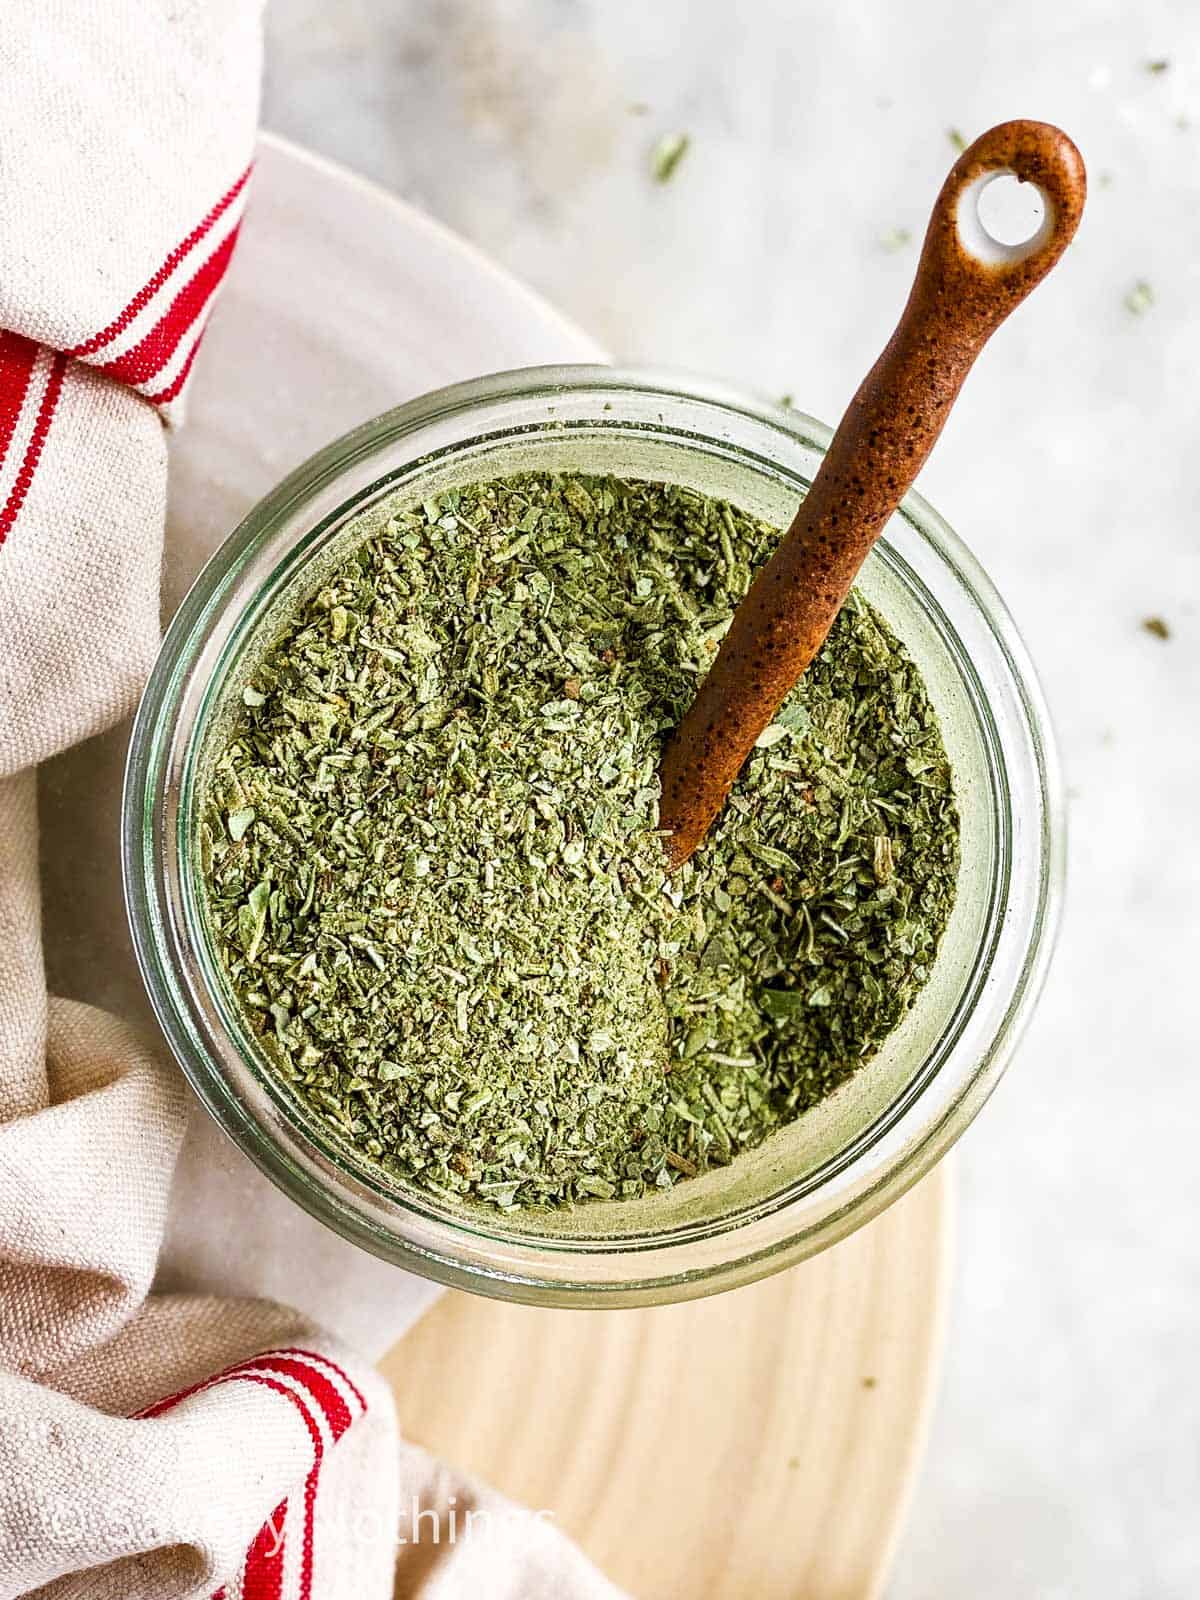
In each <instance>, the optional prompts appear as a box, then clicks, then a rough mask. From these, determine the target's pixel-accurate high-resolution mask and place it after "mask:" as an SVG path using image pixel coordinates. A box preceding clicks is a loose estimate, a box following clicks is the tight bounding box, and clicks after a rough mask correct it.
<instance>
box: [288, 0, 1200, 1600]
mask: <svg viewBox="0 0 1200 1600" xmlns="http://www.w3.org/2000/svg"><path fill="white" fill-rule="evenodd" d="M1163 59H1165V60H1168V61H1169V63H1170V65H1169V67H1168V68H1167V69H1166V70H1165V71H1162V72H1160V73H1157V74H1156V73H1152V72H1150V71H1148V70H1147V68H1146V63H1147V62H1149V61H1152V60H1163ZM639 104H640V105H644V106H646V107H647V108H648V109H647V110H645V111H642V112H638V111H635V110H634V109H632V107H633V106H634V105H639ZM265 114H266V121H267V123H268V125H269V126H272V127H274V128H277V129H278V130H279V131H281V132H283V133H285V134H288V135H290V136H292V137H294V138H297V139H299V140H302V141H304V142H306V143H308V144H310V145H312V146H314V147H315V148H317V149H319V150H321V151H324V152H325V153H327V154H330V155H333V156H336V157H338V158H340V159H341V160H343V161H345V162H347V163H348V164H350V165H351V166H354V167H356V168H357V169H359V170H360V171H363V172H366V173H368V174H370V175H371V176H373V177H375V178H378V179H380V180H381V181H383V182H384V183H387V184H389V185H391V186H392V187H394V188H396V189H397V190H399V191H400V192H401V193H403V194H405V195H407V196H409V197H410V198H414V199H417V200H418V201H420V202H421V203H422V204H423V205H424V206H426V207H427V208H428V209H429V210H430V211H431V212H433V213H434V214H435V215H436V216H438V217H440V218H442V219H443V220H444V221H446V222H448V223H450V224H451V225H452V226H454V227H455V228H457V229H459V230H461V231H462V232H463V233H464V234H466V235H467V236H468V237H469V238H471V239H473V240H474V241H476V242H477V243H478V244H480V245H482V246H483V247H484V248H485V249H487V250H488V251H490V252H491V253H492V254H493V255H495V256H496V257H497V258H498V259H499V260H500V261H502V262H503V263H504V264H506V265H507V266H509V267H511V268H512V269H514V270H515V271H516V272H518V273H519V274H521V275H522V276H523V277H525V278H526V279H527V280H528V281H529V282H530V283H532V284H533V285H535V286H536V287H537V288H539V289H541V290H542V291H543V292H544V293H545V294H546V295H547V296H548V297H549V298H551V299H552V300H554V301H556V302H557V303H558V304H559V305H560V306H561V307H562V308H563V309H564V310H565V311H567V312H568V313H569V314H570V315H572V316H573V317H574V318H576V319H577V320H578V321H579V323H580V324H582V326H584V327H585V328H587V329H589V330H590V331H591V332H592V333H594V334H595V335H596V336H597V337H598V338H599V339H600V341H601V342H602V343H604V344H605V345H606V346H607V347H608V348H610V349H611V350H613V351H614V352H615V353H616V354H617V355H618V356H619V357H621V358H626V359H630V360H636V361H653V362H656V363H673V364H678V365H684V366H688V367H691V368H694V369H697V370H702V371H708V372H711V373H714V374H719V375H723V376H726V377H729V378H732V379H734V380H737V381H739V382H741V383H743V384H747V385H754V386H757V387H759V388H760V389H762V390H764V391H767V392H769V393H772V394H779V393H781V392H784V391H791V392H792V393H794V395H795V396H796V400H797V403H798V404H799V405H801V406H802V407H804V408H805V409H807V410H809V411H812V412H814V413H815V414H817V415H818V416H821V417H824V418H826V419H831V420H832V419H833V418H834V417H835V416H836V414H837V413H838V411H839V409H840V407H841V406H842V404H843V403H844V401H845V399H846V398H847V396H848V394H849V393H850V391H851V389H852V388H853V386H854V384H855V383H856V382H857V380H858V378H859V376H860V375H861V374H862V372H863V371H864V370H865V367H866V366H867V364H868V363H869V361H870V360H871V359H872V358H873V356H874V354H875V353H876V351H877V349H878V348H879V345H880V343H881V341H882V339H883V337H884V336H885V335H886V333H887V331H888V330H889V329H890V326H891V322H892V319H893V318H894V316H895V314H896V312H897V311H898V309H899V305H900V303H901V300H902V298H903V296H904V293H905V291H906V287H907V281H908V276H909V273H910V270H911V267H912V264H913V259H914V254H913V252H914V247H913V246H911V245H910V246H907V247H901V248H899V249H894V250H891V251H889V250H888V249H886V248H884V246H883V244H882V242H881V241H882V239H883V238H884V236H886V235H889V234H890V233H891V232H892V230H895V229H909V230H911V231H912V232H913V233H914V234H919V231H920V228H921V226H922V222H923V217H924V214H925V213H926V211H927V208H928V204H929V202H930V200H931V198H932V195H933V192H934V190H935V188H936V186H937V184H938V182H939V181H940V179H941V177H942V175H943V173H944V171H945V169H946V167H947V165H948V163H949V161H950V159H951V158H952V154H953V152H952V150H951V147H950V143H949V141H948V138H947V129H948V128H950V127H957V128H959V129H961V130H962V131H963V133H965V134H967V135H971V134H973V133H975V132H978V131H980V130H981V129H982V128H983V127H985V126H986V125H987V124H988V123H990V122H993V121H996V120H999V119H1000V118H1002V117H1006V116H1012V115H1033V116H1042V117H1047V118H1050V119H1052V120H1056V121H1059V122H1061V123H1062V124H1063V125H1064V126H1065V127H1066V128H1067V129H1068V130H1069V131H1070V132H1071V133H1072V134H1073V135H1074V136H1075V137H1076V139H1077V140H1078V142H1079V144H1080V146H1081V147H1082V149H1083V151H1084V154H1085V157H1086V158H1087V160H1088V163H1089V167H1090V169H1091V172H1092V176H1093V192H1092V198H1091V201H1090V203H1089V209H1088V214H1087V217H1086V219H1085V222H1084V225H1083V229H1082V231H1081V234H1080V237H1079V239H1078V242H1077V244H1076V246H1075V248H1074V249H1073V251H1072V254H1071V257H1070V258H1069V260H1068V261H1067V262H1066V263H1064V265H1063V267H1062V268H1061V269H1060V270H1059V272H1058V274H1057V275H1056V276H1055V278H1054V279H1053V280H1051V281H1049V282H1047V284H1046V285H1045V286H1044V287H1043V288H1042V289H1040V290H1039V291H1038V293H1037V295H1036V296H1035V297H1034V299H1033V300H1032V301H1031V302H1030V304H1029V305H1028V306H1027V307H1025V308H1024V309H1023V310H1022V311H1021V313H1020V315H1019V317H1018V318H1017V319H1016V320H1015V321H1014V323H1013V324H1012V325H1011V326H1009V327H1008V328H1006V329H1005V330H1004V331H1003V333H1002V334H1001V335H1000V336H999V337H998V338H997V340H996V342H995V345H994V346H993V347H992V349H990V350H989V351H988V353H987V355H986V356H985V357H984V359H983V360H982V362H981V363H980V367H979V369H978V371H977V372H976V373H975V374H974V376H973V378H972V380H971V381H970V383H969V385H968V389H967V391H966V395H965V397H964V401H963V403H962V405H961V406H960V409H959V411H958V413H957V414H956V416H955V417H954V419H953V420H952V422H951V424H950V426H949V428H948V429H947V432H946V435H945V438H944V440H943V442H942V444H941V445H940V447H939V449H938V451H937V453H936V455H935V457H934V460H933V462H932V463H931V465H930V467H929V468H928V470H927V472H926V473H925V475H924V478H923V480H922V484H921V487H922V488H923V489H924V490H925V492H926V493H927V494H928V495H929V497H930V498H931V499H932V500H933V501H934V503H935V504H936V505H937V506H938V507H939V509H940V510H941V511H942V512H943V513H944V514H945V515H946V516H948V518H949V519H950V521H951V522H952V523H953V524H954V526H955V527H956V528H957V529H958V530H959V531H960V532H961V533H962V534H964V535H965V537H966V538H967V539H968V541H969V542H970V543H971V544H972V545H973V547H974V548H975V549H976V551H977V552H978V553H979V554H980V555H981V557H982V558H983V560H984V562H985V564H986V565H987V566H988V568H989V569H990V570H991V572H992V574H993V576H994V577H995V578H996V580H997V582H998V584H999V586H1000V588H1001V590H1002V592H1003V593H1004V594H1005V595H1006V597H1007V598H1008V600H1009V602H1010V604H1011V606H1012V609H1013V610H1014V612H1015V614H1016V616H1017V618H1018V621H1019V623H1020V624H1021V626H1022V628H1023V630H1024V632H1025V634H1026V637H1027V639H1028V641H1029V643H1030V645H1031V648H1032V650H1033V653H1034V656H1035V658H1036V660H1037V661H1038V663H1039V664H1040V667H1041V670H1042V673H1043V677H1044V682H1045V685H1046V689H1047V692H1048V694H1049V698H1050V701H1051V704H1052V706H1053V709H1054V713H1055V716H1056V719H1057V723H1058V727H1059V731H1060V735H1061V743H1062V751H1063V756H1064V761H1065V766H1066V773H1067V781H1068V783H1069V785H1070V807H1071V846H1070V858H1071V859H1070V871H1071V882H1070V889H1069V901H1068V909H1067V914H1066V920H1065V925H1064V929H1063V935H1062V942H1061V947H1060V950H1059V954H1058V958H1057V962H1056V965H1055V968H1054V971H1053V973H1052V975H1051V980H1050V987H1049V990H1048V993H1047V995H1046V998H1045V1000H1044V1002H1043V1004H1042V1007H1041V1009H1040V1012H1039V1014H1038V1017H1037V1019H1036V1021H1035V1023H1034V1025H1033V1027H1032V1029H1031V1031H1030V1033H1029V1035H1028V1037H1027V1041H1026V1043H1025V1045H1024V1047H1023V1049H1022V1050H1021V1052H1020V1055H1019V1058H1018V1060H1017V1062H1016V1064H1015V1065H1014V1067H1013V1069H1012V1071H1011V1074H1010V1076H1009V1077H1008V1079H1007V1080H1006V1082H1005V1084H1004V1085H1003V1086H1002V1088H1001V1090H1000V1091H999V1093H998V1094H997V1096H996V1098H995V1100H994V1101H993V1103H992V1104H991V1105H990V1106H989V1107H988V1108H987V1110H986V1112H985V1113H984V1115H983V1117H982V1118H981V1120H980V1122H979V1123H978V1124H977V1125H976V1127H975V1128H974V1129H973V1130H972V1131H971V1133H970V1134H969V1135H968V1136H967V1138H966V1139H965V1140H964V1142H963V1145H962V1147H961V1158H962V1159H961V1161H960V1163H959V1178H960V1187H961V1207H960V1230H959V1233H960V1237H959V1258H960V1264H959V1270H958V1276H957V1282H956V1287H955V1295H954V1306H953V1313H952V1327H951V1343H950V1352H949V1359H948V1366H947V1371H946V1376H945V1381H944V1386H943V1392H942V1396H941V1400H940V1404H939V1409H938V1412H937V1415H936V1418H935V1422H934V1428H933V1437H932V1448H931V1451H930V1454H929V1458H928V1461H927V1463H926V1466H925V1468H924V1471H923V1474H922V1479H921V1482H920V1486H919V1489H918V1494H917V1498H916V1502H915V1505H914V1509H913V1514H912V1518H911V1522H910V1526H909V1528H908V1531H907V1534H906V1536H905V1540H904V1544H903V1547H902V1550H901V1553H900V1558H899V1562H898V1566H897V1570H896V1574H895V1578H894V1581H893V1584H892V1590H891V1595H892V1600H917V1597H922V1600H924V1597H926V1596H952V1595H953V1596H957V1595H966V1594H970V1595H971V1596H972V1600H1010V1597H1011V1596H1013V1595H1022V1596H1023V1595H1036V1596H1038V1597H1039V1600H1051V1597H1062V1596H1077V1595H1078V1596H1085V1595H1086V1596H1088V1597H1089V1600H1094V1597H1108V1596H1114V1597H1115V1596H1121V1597H1147V1600H1150V1597H1153V1600H1165V1597H1175V1596H1180V1597H1182V1596H1184V1595H1192V1594H1194V1593H1195V1592H1196V1590H1195V1585H1196V1583H1197V1582H1198V1581H1200V1576H1198V1575H1200V1448H1198V1445H1197V1440H1198V1439H1200V1379H1198V1378H1197V1370H1196V1369H1197V1351H1198V1349H1200V1326H1198V1324H1200V1243H1198V1230H1197V1219H1198V1218H1200V1161H1198V1159H1197V1154H1196V1149H1197V1140H1198V1137H1200V1071H1198V1068H1200V1050H1198V1049H1197V1007H1196V991H1197V983H1198V977H1197V962H1198V959H1200V844H1198V842H1197V838H1198V834H1197V809H1198V807H1197V795H1198V794H1200V731H1198V729H1200V717H1198V710H1200V612H1198V598H1197V597H1198V596H1200V527H1198V523H1200V477H1198V476H1197V470H1196V460H1195V456H1196V440H1197V412H1198V410H1200V309H1198V306H1200V296H1198V291H1200V11H1198V10H1197V8H1196V6H1195V4H1194V0H1176V3H1171V0H1142V3H1140V4H1139V5H1137V6H1136V7H1135V6H1133V5H1131V4H1129V3H1128V0H1038V3H1029V0H1013V3H1010V4H1008V5H1005V6H1003V7H992V6H989V7H984V6H981V5H970V4H968V5H963V4H961V0H960V3H957V4H953V3H945V0H937V3H932V0H919V3H914V4H910V5H905V6H900V5H896V4H888V3H886V0H875V3H867V0H844V3H843V4H841V5H837V6H833V5H829V4H827V3H823V4H821V5H815V4H811V3H808V0H801V3H796V0H791V3H785V0H753V3H750V0H747V3H745V4H741V5H738V6H731V5H729V4H727V3H721V0H686V3H685V0H655V3H654V4H652V5H646V4H642V5H633V4H628V3H624V0H405V3H389V0H341V3H340V4H339V5H337V6H330V5H328V4H326V3H325V0H275V4H274V6H273V10H272V15H271V20H270V49H269V75H268V83H267V92H266V113H265ZM677 128H678V129H686V130H688V131H689V132H690V133H691V135H692V140H693V143H692V148H691V149H690V151H689V152H688V154H687V156H686V158H685V160H684V162H683V163H682V165H681V166H680V168H679V170H678V173H677V175H676V177H675V179H674V181H673V182H672V183H671V184H670V185H669V186H668V187H665V188H663V187H658V186H656V185H654V184H653V183H652V182H651V181H650V180H649V178H648V176H647V162H648V151H649V149H650V147H651V146H652V144H653V142H654V140H655V138H656V137H657V136H658V135H660V134H661V133H663V132H668V131H671V130H674V129H677ZM1138 279H1145V280H1147V281H1148V282H1149V283H1150V284H1151V285H1152V287H1153V292H1154V304H1153V305H1152V306H1151V307H1150V308H1149V310H1148V311H1147V312H1146V313H1145V314H1144V315H1142V316H1135V315H1133V314H1132V313H1131V312H1130V311H1129V310H1128V309H1127V308H1126V306H1125V304H1124V297H1125V295H1126V293H1127V292H1128V290H1129V289H1130V288H1131V286H1132V285H1133V284H1134V282H1135V281H1136V280H1138ZM1148 615H1161V616H1163V617H1164V618H1165V619H1166V621H1167V622H1168V624H1169V625H1170V628H1171V638H1170V639H1169V640H1168V641H1166V642H1162V641H1160V640H1158V639H1156V638H1154V637H1152V636H1151V635H1149V634H1148V633H1146V632H1144V631H1143V630H1142V628H1141V626H1140V624H1141V620H1142V618H1144V617H1146V616H1148Z"/></svg>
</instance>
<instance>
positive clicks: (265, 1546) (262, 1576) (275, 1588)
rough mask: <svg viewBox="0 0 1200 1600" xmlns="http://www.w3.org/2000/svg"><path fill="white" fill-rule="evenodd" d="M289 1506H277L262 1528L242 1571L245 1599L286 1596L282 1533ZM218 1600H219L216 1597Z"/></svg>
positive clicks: (283, 1504)
mask: <svg viewBox="0 0 1200 1600" xmlns="http://www.w3.org/2000/svg"><path fill="white" fill-rule="evenodd" d="M287 1510H288V1503H287V1501H286V1500H284V1501H283V1502H282V1503H281V1504H280V1505H277V1506H276V1507H275V1510H274V1511H273V1512H272V1514H271V1516H270V1518H269V1519H268V1520H267V1521H266V1522H265V1523H264V1524H263V1526H262V1527H261V1528H260V1529H259V1532H258V1535H257V1537H256V1538H255V1540H254V1543H253V1544H252V1545H251V1546H250V1554H249V1555H248V1556H247V1557H246V1565H245V1566H244V1567H243V1569H242V1600H280V1596H281V1595H282V1594H283V1552H284V1539H283V1530H284V1525H285V1523H286V1522H287ZM213 1600H216V1597H215V1596H214V1597H213Z"/></svg>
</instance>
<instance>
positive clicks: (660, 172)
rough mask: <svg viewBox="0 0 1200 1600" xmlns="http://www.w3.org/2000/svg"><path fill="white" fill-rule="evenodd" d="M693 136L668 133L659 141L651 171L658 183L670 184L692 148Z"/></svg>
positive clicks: (652, 159)
mask: <svg viewBox="0 0 1200 1600" xmlns="http://www.w3.org/2000/svg"><path fill="white" fill-rule="evenodd" d="M691 142H692V140H691V135H690V134H686V133H668V134H664V135H663V137H662V138H661V139H660V140H659V141H658V143H657V144H656V145H655V147H654V151H653V154H652V156H651V170H652V172H653V173H654V179H655V182H656V183H670V181H671V179H672V178H673V177H674V176H675V173H676V170H677V168H678V166H679V163H680V162H681V161H682V160H683V158H684V156H685V155H687V153H688V149H689V148H690V146H691Z"/></svg>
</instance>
